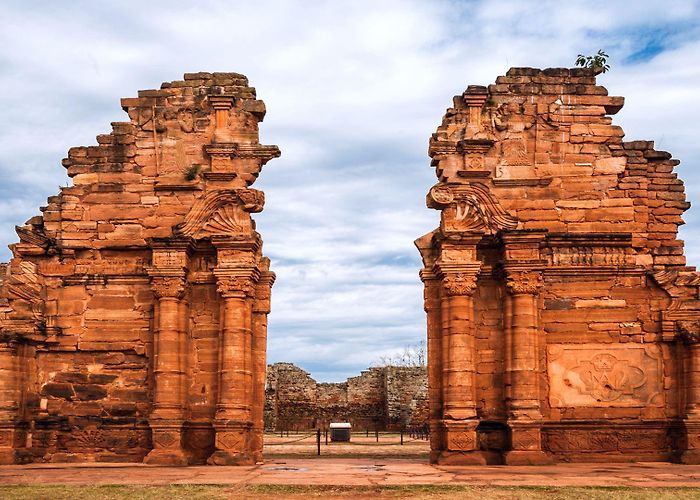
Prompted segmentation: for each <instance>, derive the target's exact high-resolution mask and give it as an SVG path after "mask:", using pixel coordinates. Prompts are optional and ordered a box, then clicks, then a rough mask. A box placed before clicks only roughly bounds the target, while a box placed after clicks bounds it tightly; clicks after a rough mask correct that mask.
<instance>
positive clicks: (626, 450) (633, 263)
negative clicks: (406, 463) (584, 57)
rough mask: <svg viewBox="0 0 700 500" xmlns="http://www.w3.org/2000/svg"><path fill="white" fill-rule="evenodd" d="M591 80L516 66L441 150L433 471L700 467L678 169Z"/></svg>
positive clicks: (436, 143) (451, 123)
mask: <svg viewBox="0 0 700 500" xmlns="http://www.w3.org/2000/svg"><path fill="white" fill-rule="evenodd" d="M623 103H624V99H623V98H622V97H610V96H608V92H607V90H606V89H605V88H604V87H601V86H599V85H596V79H595V76H594V74H593V72H592V71H591V70H587V69H571V70H569V69H556V68H555V69H545V70H539V69H532V68H512V69H511V70H510V71H508V73H507V74H506V75H505V76H501V77H498V79H497V80H496V83H495V84H494V85H489V86H488V87H482V86H469V87H468V88H467V90H466V91H465V92H464V93H463V94H462V95H459V96H457V97H455V98H454V104H453V106H452V107H451V108H449V109H448V110H447V113H446V114H445V117H444V119H443V121H442V124H441V125H440V126H439V127H438V129H437V132H436V133H435V134H433V136H432V138H431V140H430V147H429V154H430V156H431V158H432V162H431V165H432V166H433V167H435V172H436V174H437V177H438V183H437V184H436V185H435V186H433V187H432V188H431V189H430V192H429V193H428V196H427V204H428V207H429V208H433V209H436V210H440V214H441V219H440V226H439V228H437V229H436V230H434V231H432V232H431V233H428V234H426V235H425V236H423V237H421V238H419V239H418V240H417V241H416V245H417V247H418V249H419V250H420V253H421V255H422V258H423V262H424V266H425V267H424V268H423V270H422V271H421V278H422V280H423V282H424V284H425V310H426V312H427V317H428V327H427V330H428V352H429V354H428V371H429V381H430V382H429V385H430V389H429V391H430V425H431V449H432V452H431V460H432V461H433V462H438V463H477V464H480V463H502V462H505V463H507V464H530V463H546V462H550V461H606V462H612V461H631V460H648V461H649V460H652V461H657V460H673V461H676V460H681V461H683V462H686V463H698V462H700V344H699V343H698V342H700V300H699V299H698V297H700V273H698V272H695V268H693V267H687V266H686V265H685V264H686V262H685V258H684V256H683V242H682V241H681V240H679V239H677V232H678V226H680V225H681V224H683V220H682V219H681V215H682V214H683V212H684V211H685V210H687V209H688V208H689V206H690V204H689V203H688V202H687V201H686V199H685V195H684V189H683V183H682V182H681V181H680V180H679V179H678V178H677V176H676V174H675V173H673V168H674V167H675V166H676V165H678V163H679V162H678V161H677V160H674V159H672V158H671V155H670V154H669V153H667V152H664V151H657V150H655V149H654V145H653V143H652V142H648V141H632V142H626V141H623V136H624V133H623V131H622V129H621V128H620V127H619V126H616V125H613V124H612V118H611V117H610V115H613V114H615V113H617V112H618V111H619V110H620V108H622V105H623Z"/></svg>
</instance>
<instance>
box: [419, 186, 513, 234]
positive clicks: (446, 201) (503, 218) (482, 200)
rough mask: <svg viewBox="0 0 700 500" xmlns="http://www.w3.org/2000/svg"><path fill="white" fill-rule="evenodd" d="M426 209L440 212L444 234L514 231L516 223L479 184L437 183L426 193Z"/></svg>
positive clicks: (486, 189)
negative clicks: (455, 184)
mask: <svg viewBox="0 0 700 500" xmlns="http://www.w3.org/2000/svg"><path fill="white" fill-rule="evenodd" d="M427 204H428V206H429V207H430V208H436V209H438V210H443V226H444V229H445V231H448V232H450V231H460V232H461V231H467V232H482V233H496V232H497V231H500V230H509V229H516V228H517V227H518V221H517V219H516V218H515V217H513V216H511V215H510V214H509V213H508V212H506V211H505V210H504V209H503V207H502V206H501V205H500V204H499V203H498V201H496V199H495V198H494V197H493V195H492V194H491V192H490V191H489V189H488V188H487V187H486V186H484V185H483V184H480V183H475V182H473V183H470V184H462V185H459V186H452V185H449V184H437V185H435V186H433V187H432V188H431V189H430V192H429V193H428V199H427Z"/></svg>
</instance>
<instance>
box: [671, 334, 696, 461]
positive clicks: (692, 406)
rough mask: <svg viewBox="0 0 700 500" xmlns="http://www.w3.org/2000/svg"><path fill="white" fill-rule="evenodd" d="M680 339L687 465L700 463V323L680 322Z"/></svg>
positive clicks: (683, 459)
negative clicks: (682, 354)
mask: <svg viewBox="0 0 700 500" xmlns="http://www.w3.org/2000/svg"><path fill="white" fill-rule="evenodd" d="M676 325H677V326H676V327H677V330H678V337H679V339H680V340H681V341H682V342H683V347H684V348H685V360H684V377H683V387H684V388H685V416H684V418H683V423H684V424H685V429H686V439H687V447H686V450H685V451H684V452H683V455H681V462H683V463H685V464H698V463H700V321H678V322H677V323H676Z"/></svg>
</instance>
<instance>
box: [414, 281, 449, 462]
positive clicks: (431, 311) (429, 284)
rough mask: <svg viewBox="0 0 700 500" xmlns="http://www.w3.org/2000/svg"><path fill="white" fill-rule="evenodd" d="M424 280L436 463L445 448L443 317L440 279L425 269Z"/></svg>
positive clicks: (432, 443) (433, 457)
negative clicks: (443, 420)
mask: <svg viewBox="0 0 700 500" xmlns="http://www.w3.org/2000/svg"><path fill="white" fill-rule="evenodd" d="M420 278H421V281H423V285H424V291H423V301H424V302H423V304H424V305H423V307H424V309H425V313H426V315H427V318H428V329H427V330H428V360H427V361H428V401H429V403H430V407H429V409H428V411H429V415H428V422H429V425H430V461H431V462H432V463H435V462H437V460H438V458H439V456H438V455H439V452H440V450H443V449H445V439H444V435H443V434H444V433H443V431H444V429H443V428H442V425H441V423H442V404H443V403H442V385H443V380H442V354H443V349H442V335H441V333H442V316H441V312H440V280H439V278H438V277H437V276H436V275H435V273H433V272H432V271H430V270H428V269H422V270H421V272H420Z"/></svg>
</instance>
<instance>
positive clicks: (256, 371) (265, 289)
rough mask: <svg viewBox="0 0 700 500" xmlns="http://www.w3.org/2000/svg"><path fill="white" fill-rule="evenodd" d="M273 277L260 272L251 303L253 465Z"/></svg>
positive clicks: (260, 429)
mask: <svg viewBox="0 0 700 500" xmlns="http://www.w3.org/2000/svg"><path fill="white" fill-rule="evenodd" d="M274 282H275V274H274V273H272V272H270V271H263V272H262V273H261V275H260V279H259V281H258V283H257V286H256V288H255V300H254V302H253V332H252V333H253V340H252V353H251V354H252V358H253V364H252V368H253V398H252V399H253V401H252V410H251V420H252V424H253V427H252V432H251V436H250V449H251V451H252V453H253V459H254V460H255V462H256V463H257V462H260V461H262V459H263V434H264V432H265V422H264V408H265V377H266V375H267V315H268V314H270V298H271V292H272V285H273V284H274Z"/></svg>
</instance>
